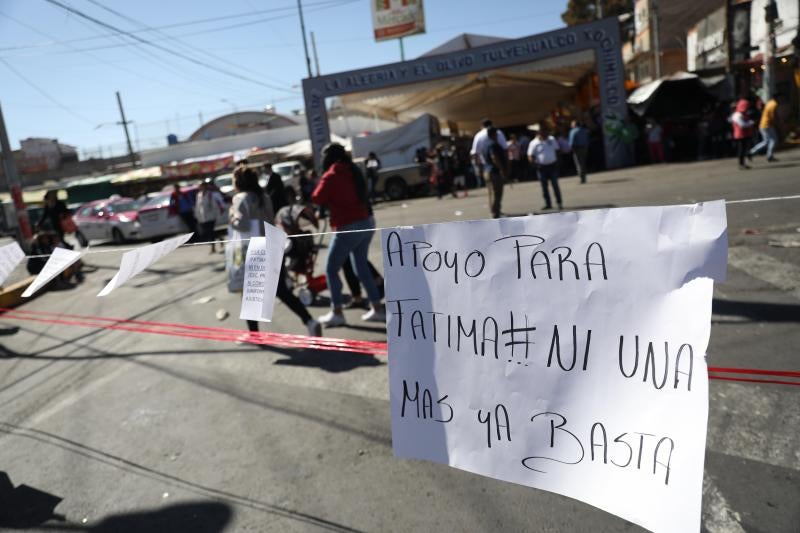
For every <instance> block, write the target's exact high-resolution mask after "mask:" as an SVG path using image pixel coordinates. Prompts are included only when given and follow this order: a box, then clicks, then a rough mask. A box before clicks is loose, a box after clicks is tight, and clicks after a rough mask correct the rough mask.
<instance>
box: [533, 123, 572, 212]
mask: <svg viewBox="0 0 800 533" xmlns="http://www.w3.org/2000/svg"><path fill="white" fill-rule="evenodd" d="M528 160H529V161H530V162H531V164H532V165H534V166H535V167H536V174H537V176H538V177H539V182H540V183H541V184H542V196H544V207H543V208H542V209H544V210H547V209H552V208H553V202H552V201H551V200H550V190H549V187H548V183H550V184H552V185H553V192H554V193H555V195H556V202H557V203H558V208H559V209H563V208H564V204H563V202H562V201H561V189H560V188H559V186H558V141H557V140H556V139H555V138H554V137H553V136H552V135H550V134H549V133H548V132H547V130H545V128H544V126H540V127H539V133H538V134H537V135H536V138H535V139H534V140H533V141H531V143H530V144H529V145H528Z"/></svg>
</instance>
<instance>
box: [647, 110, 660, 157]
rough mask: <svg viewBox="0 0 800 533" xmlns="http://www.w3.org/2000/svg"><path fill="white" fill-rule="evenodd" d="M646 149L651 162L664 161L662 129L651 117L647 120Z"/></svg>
mask: <svg viewBox="0 0 800 533" xmlns="http://www.w3.org/2000/svg"><path fill="white" fill-rule="evenodd" d="M647 149H648V150H649V152H650V162H651V163H663V162H664V129H663V128H662V127H661V124H659V123H658V122H656V121H655V120H653V119H649V120H648V121H647Z"/></svg>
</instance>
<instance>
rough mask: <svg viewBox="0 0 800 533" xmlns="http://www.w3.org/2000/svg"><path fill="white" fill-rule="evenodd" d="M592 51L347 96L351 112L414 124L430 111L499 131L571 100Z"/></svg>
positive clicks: (456, 44) (467, 39)
mask: <svg viewBox="0 0 800 533" xmlns="http://www.w3.org/2000/svg"><path fill="white" fill-rule="evenodd" d="M499 40H500V39H497V38H495V37H482V36H475V35H462V36H459V37H456V38H455V39H452V40H451V41H448V42H447V43H444V44H443V45H441V46H440V47H437V48H435V49H434V50H432V51H431V52H429V53H428V54H425V55H426V56H427V55H436V54H440V53H443V52H453V51H457V50H460V49H468V48H471V47H472V46H477V45H479V44H486V43H487V42H488V41H491V42H497V41H499ZM594 65H595V57H594V52H592V51H591V50H586V51H581V52H575V53H571V54H565V55H563V56H559V57H554V58H549V59H544V60H540V61H534V62H531V63H526V64H524V65H519V66H516V67H511V68H503V69H498V70H492V71H486V72H481V73H474V74H466V75H459V76H454V77H452V78H447V79H444V80H438V81H432V82H428V83H419V84H409V85H402V86H396V87H390V88H387V89H382V90H376V91H367V92H362V93H354V94H348V95H345V96H343V97H342V105H343V106H344V107H346V108H347V109H353V110H358V111H362V112H365V113H370V114H375V115H377V116H380V117H383V118H387V119H390V120H397V121H400V122H409V121H411V120H413V119H415V118H417V117H419V116H420V115H422V114H424V113H430V114H432V115H435V116H436V117H437V118H439V119H440V120H441V121H442V122H443V123H444V122H454V123H456V124H457V125H458V127H459V129H464V130H469V131H475V130H477V129H479V128H480V121H481V119H483V118H485V117H491V118H492V120H493V122H494V123H495V125H497V126H500V127H505V126H511V125H518V124H530V123H532V122H536V121H538V120H540V119H542V118H543V117H545V116H546V115H547V114H548V113H549V112H550V111H551V110H552V109H553V108H554V107H556V106H557V105H558V103H559V102H563V101H568V100H571V99H572V97H573V95H574V94H575V85H576V84H577V82H578V81H579V80H580V79H581V78H583V77H584V76H585V75H587V74H588V73H589V72H590V71H592V70H593V68H594Z"/></svg>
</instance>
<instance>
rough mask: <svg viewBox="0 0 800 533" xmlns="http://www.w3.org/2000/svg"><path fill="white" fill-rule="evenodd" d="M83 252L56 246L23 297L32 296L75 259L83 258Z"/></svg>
mask: <svg viewBox="0 0 800 533" xmlns="http://www.w3.org/2000/svg"><path fill="white" fill-rule="evenodd" d="M81 255H83V254H82V253H81V252H76V251H74V250H67V249H66V248H55V249H54V250H53V253H52V254H50V257H49V258H48V259H47V263H45V265H44V267H43V268H42V271H41V272H39V275H38V276H36V279H35V280H33V283H31V284H30V285H29V286H28V288H27V289H25V292H23V293H22V297H23V298H30V297H31V296H32V295H33V294H34V293H35V292H36V291H38V290H39V289H41V288H42V287H44V286H45V285H47V284H48V283H50V281H52V280H53V279H54V278H55V277H56V276H58V275H59V274H61V273H62V272H63V271H65V270H66V269H68V268H69V267H70V266H72V264H73V263H75V261H77V260H78V259H80V258H81Z"/></svg>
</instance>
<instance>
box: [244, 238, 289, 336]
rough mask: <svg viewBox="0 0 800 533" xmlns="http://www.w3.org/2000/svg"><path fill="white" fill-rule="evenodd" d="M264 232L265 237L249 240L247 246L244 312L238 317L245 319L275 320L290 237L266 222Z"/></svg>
mask: <svg viewBox="0 0 800 533" xmlns="http://www.w3.org/2000/svg"><path fill="white" fill-rule="evenodd" d="M264 232H265V233H266V237H250V245H249V246H248V247H247V256H246V257H245V267H244V268H245V270H244V287H243V290H242V309H241V312H240V314H239V318H241V319H242V320H260V321H262V322H270V321H272V312H273V309H274V307H275V293H276V292H277V290H278V283H279V281H280V272H281V265H282V264H283V249H284V247H285V245H286V239H287V236H286V234H285V233H284V232H283V231H281V230H279V229H278V228H276V227H275V226H273V225H271V224H266V223H265V224H264Z"/></svg>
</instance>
